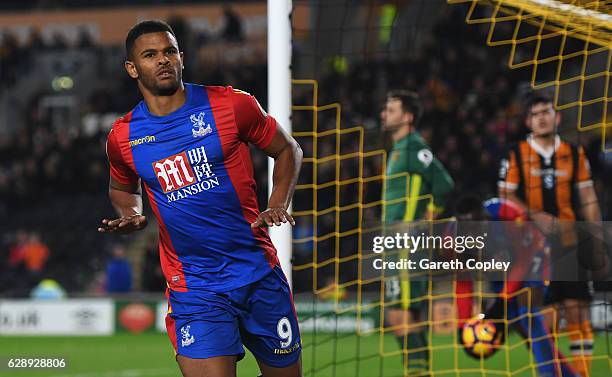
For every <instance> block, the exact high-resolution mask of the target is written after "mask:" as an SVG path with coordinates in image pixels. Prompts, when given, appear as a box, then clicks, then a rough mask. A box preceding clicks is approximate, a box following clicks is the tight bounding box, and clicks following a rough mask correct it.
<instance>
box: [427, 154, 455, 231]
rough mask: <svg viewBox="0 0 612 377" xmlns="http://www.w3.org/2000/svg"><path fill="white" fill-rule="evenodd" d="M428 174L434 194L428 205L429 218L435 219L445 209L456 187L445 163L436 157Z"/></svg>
mask: <svg viewBox="0 0 612 377" xmlns="http://www.w3.org/2000/svg"><path fill="white" fill-rule="evenodd" d="M426 175H427V176H429V178H430V179H431V193H432V195H433V201H432V202H431V203H430V205H429V206H428V207H427V218H428V219H435V218H437V217H439V216H440V215H441V214H442V212H443V211H444V208H445V207H446V202H447V200H448V197H449V196H450V194H451V192H452V191H453V188H454V187H455V182H454V181H453V178H451V176H450V174H449V173H448V171H447V170H446V169H445V168H444V165H442V163H441V162H440V161H439V160H438V159H437V158H435V157H433V161H432V162H431V164H430V165H429V167H428V172H427V174H426Z"/></svg>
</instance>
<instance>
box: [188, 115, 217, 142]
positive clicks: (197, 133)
mask: <svg viewBox="0 0 612 377" xmlns="http://www.w3.org/2000/svg"><path fill="white" fill-rule="evenodd" d="M189 119H191V123H193V124H192V125H191V126H192V127H193V129H192V130H191V133H192V134H193V137H202V136H206V135H208V134H210V133H212V128H211V127H210V123H208V124H207V123H206V119H205V118H204V113H203V112H200V113H199V114H198V115H197V116H196V115H195V114H191V117H189ZM204 126H206V127H204Z"/></svg>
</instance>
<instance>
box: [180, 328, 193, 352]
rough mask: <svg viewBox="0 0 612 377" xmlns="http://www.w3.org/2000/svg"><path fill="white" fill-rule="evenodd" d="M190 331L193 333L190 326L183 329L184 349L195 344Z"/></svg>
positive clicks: (182, 341) (182, 342)
mask: <svg viewBox="0 0 612 377" xmlns="http://www.w3.org/2000/svg"><path fill="white" fill-rule="evenodd" d="M189 331H191V326H190V325H187V326H183V327H181V346H183V347H187V346H188V345H190V344H193V343H194V342H195V337H194V336H193V335H191V334H190V333H189Z"/></svg>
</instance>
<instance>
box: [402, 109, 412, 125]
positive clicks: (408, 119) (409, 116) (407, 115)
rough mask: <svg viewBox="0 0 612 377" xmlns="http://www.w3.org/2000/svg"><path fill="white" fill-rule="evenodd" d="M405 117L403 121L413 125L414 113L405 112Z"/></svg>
mask: <svg viewBox="0 0 612 377" xmlns="http://www.w3.org/2000/svg"><path fill="white" fill-rule="evenodd" d="M403 118H404V119H403V121H404V122H405V123H406V124H409V125H411V126H412V121H413V120H414V114H412V113H409V112H405V113H404V116H403Z"/></svg>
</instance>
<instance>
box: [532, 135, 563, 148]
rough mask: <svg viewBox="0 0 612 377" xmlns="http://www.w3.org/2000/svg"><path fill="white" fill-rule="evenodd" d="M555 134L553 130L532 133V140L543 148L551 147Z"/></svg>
mask: <svg viewBox="0 0 612 377" xmlns="http://www.w3.org/2000/svg"><path fill="white" fill-rule="evenodd" d="M532 135H533V134H532ZM555 136H557V134H555V133H554V132H551V133H550V134H546V135H533V141H535V142H536V143H537V144H538V145H540V146H541V147H542V148H544V149H548V148H553V147H554V146H555Z"/></svg>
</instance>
